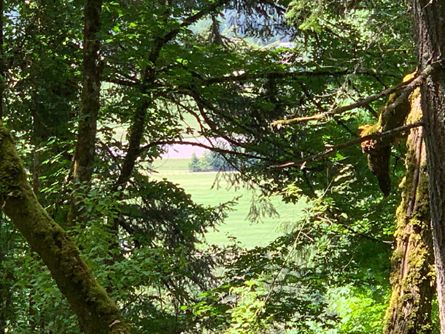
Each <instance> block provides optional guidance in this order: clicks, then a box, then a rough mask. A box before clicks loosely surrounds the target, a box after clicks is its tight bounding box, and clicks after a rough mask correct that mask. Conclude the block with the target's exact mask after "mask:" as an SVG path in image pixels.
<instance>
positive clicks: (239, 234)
mask: <svg viewBox="0 0 445 334" xmlns="http://www.w3.org/2000/svg"><path fill="white" fill-rule="evenodd" d="M189 162H190V160H189V159H167V160H160V161H157V162H155V164H154V166H153V168H154V169H155V170H157V171H158V172H159V173H157V174H154V177H155V178H159V179H161V178H166V179H168V180H169V181H171V182H174V183H177V184H179V185H180V186H181V187H182V188H184V189H185V190H186V191H187V192H188V193H189V194H191V196H192V198H193V200H194V201H195V202H197V203H200V204H205V205H217V204H219V203H224V202H228V201H231V200H233V199H234V198H236V197H240V198H239V200H238V204H237V205H236V206H235V207H234V210H233V211H231V212H230V213H229V215H228V218H227V219H226V222H225V223H224V224H223V225H221V226H219V227H218V231H212V232H209V233H208V234H207V241H208V242H210V243H213V244H218V245H223V244H227V243H229V242H230V240H231V237H235V238H236V239H237V240H238V241H239V242H240V243H241V245H242V246H245V247H249V248H251V247H255V246H264V245H267V244H268V243H269V242H271V241H272V240H274V239H275V238H276V237H278V236H279V235H280V234H282V233H283V232H284V230H285V228H286V226H289V224H292V223H293V222H295V221H296V219H298V217H299V216H300V215H301V212H302V210H303V208H304V204H303V203H301V204H298V205H291V204H285V203H283V202H282V201H280V200H279V199H278V198H272V199H271V203H272V205H273V206H274V208H275V209H276V211H277V212H278V213H279V217H276V216H274V217H264V218H263V219H262V221H261V222H257V223H252V222H249V220H248V218H247V216H248V214H249V210H250V208H251V205H252V200H253V201H256V202H258V200H257V198H255V197H254V193H255V192H254V191H252V190H248V189H239V190H235V189H233V187H229V184H228V182H227V181H226V180H225V179H224V178H223V177H222V176H221V175H219V176H218V173H215V172H205V173H191V172H189V171H188V164H189ZM217 176H218V180H219V182H217V183H218V185H217V186H216V185H215V179H216V178H217Z"/></svg>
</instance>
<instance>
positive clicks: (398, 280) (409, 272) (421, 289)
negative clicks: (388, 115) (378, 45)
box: [384, 91, 435, 334]
mask: <svg viewBox="0 0 445 334" xmlns="http://www.w3.org/2000/svg"><path fill="white" fill-rule="evenodd" d="M411 100H412V103H411V113H410V115H409V117H408V118H409V120H410V122H411V120H412V121H417V120H418V119H420V117H421V108H420V95H419V93H418V91H416V92H415V93H413V95H412V97H411ZM422 132H423V129H422V128H421V127H419V128H414V129H412V130H411V132H410V134H409V136H408V139H407V154H406V160H405V163H406V175H405V178H404V180H403V181H402V184H401V187H402V202H401V204H400V206H399V208H398V209H397V230H396V248H395V250H394V253H393V257H392V262H393V263H392V265H393V272H392V275H391V285H392V294H391V299H390V304H389V307H388V309H387V313H386V318H385V329H384V333H385V334H427V333H431V329H432V328H431V301H432V298H433V296H434V290H435V289H434V284H433V276H434V275H433V271H434V267H433V266H434V258H433V253H432V237H431V228H430V214H429V205H428V175H427V171H426V153H425V144H424V141H423V133H422Z"/></svg>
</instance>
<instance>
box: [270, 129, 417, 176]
mask: <svg viewBox="0 0 445 334" xmlns="http://www.w3.org/2000/svg"><path fill="white" fill-rule="evenodd" d="M419 126H423V122H416V123H412V124H407V125H403V126H399V127H397V128H394V129H391V130H388V131H384V132H376V133H372V134H370V135H367V136H363V137H360V138H357V139H353V140H350V141H347V142H345V143H342V144H339V145H336V146H332V147H329V148H328V149H326V150H325V151H323V152H320V153H317V154H313V155H311V156H308V157H307V158H304V159H301V160H299V161H290V162H286V163H284V164H281V165H273V166H270V167H269V168H288V167H301V168H303V167H304V166H305V165H306V163H308V162H313V161H318V160H321V159H323V158H324V157H326V156H329V155H331V154H333V153H335V152H337V151H338V150H340V149H343V148H346V147H349V146H353V145H356V144H360V143H362V142H365V141H367V140H370V139H380V138H385V137H390V136H394V135H396V134H398V133H400V132H403V131H406V130H410V129H412V128H416V127H419Z"/></svg>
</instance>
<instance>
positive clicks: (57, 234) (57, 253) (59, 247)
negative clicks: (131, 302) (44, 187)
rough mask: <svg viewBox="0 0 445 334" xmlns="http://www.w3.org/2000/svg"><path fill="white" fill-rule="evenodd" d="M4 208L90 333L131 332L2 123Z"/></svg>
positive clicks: (0, 202)
mask: <svg viewBox="0 0 445 334" xmlns="http://www.w3.org/2000/svg"><path fill="white" fill-rule="evenodd" d="M0 206H1V208H2V210H3V211H4V212H5V213H6V215H7V216H8V217H9V218H10V219H11V221H12V222H13V223H14V225H15V226H16V228H17V229H18V230H19V231H20V232H21V234H22V235H23V236H24V237H25V239H26V240H27V242H28V243H29V244H30V246H31V248H32V249H33V250H34V251H36V252H37V253H38V254H39V255H40V257H41V258H42V260H43V262H44V263H45V264H46V265H47V267H48V269H49V270H50V272H51V275H52V277H53V278H54V280H55V281H56V283H57V285H58V287H59V289H60V290H61V292H62V293H63V294H64V295H65V297H66V298H67V300H68V302H69V304H70V305H71V308H72V309H73V311H74V312H75V313H76V315H77V316H78V319H79V322H80V326H81V329H82V330H83V331H84V332H85V333H87V334H93V333H94V334H109V333H113V334H117V333H119V334H123V333H124V334H125V333H129V330H128V328H127V326H126V324H125V323H124V322H123V321H122V319H121V317H120V314H119V311H118V309H117V306H116V305H115V304H114V302H113V301H112V300H111V299H110V298H109V297H108V295H107V293H106V292H105V290H104V289H103V288H102V287H101V286H100V285H99V284H98V283H97V282H96V280H95V279H94V276H93V274H92V273H91V270H90V269H89V268H88V266H87V265H86V264H85V262H84V261H83V260H82V259H81V257H80V253H79V250H78V249H77V248H76V246H75V245H74V243H73V242H72V241H71V240H70V239H69V237H68V235H67V234H66V232H65V231H64V230H63V229H62V228H61V227H60V226H59V225H57V224H56V223H55V222H54V221H53V220H52V219H51V217H50V216H49V215H48V214H47V213H46V211H45V210H44V209H43V208H42V206H41V205H40V203H39V202H38V201H37V198H36V196H35V194H34V193H33V191H32V189H31V186H30V184H29V183H28V181H27V176H26V172H25V170H24V168H23V166H22V163H21V161H20V159H19V157H18V155H17V152H16V150H15V147H14V143H13V141H12V138H11V136H10V134H9V133H8V131H7V130H6V129H5V128H4V127H3V126H1V125H0Z"/></svg>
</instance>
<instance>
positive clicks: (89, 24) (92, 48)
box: [73, 0, 102, 182]
mask: <svg viewBox="0 0 445 334" xmlns="http://www.w3.org/2000/svg"><path fill="white" fill-rule="evenodd" d="M101 9H102V0H87V1H86V3H85V7H84V31H83V88H82V95H81V109H80V117H79V129H78V134H77V144H76V150H75V153H74V160H73V178H74V179H75V180H78V181H80V182H89V181H90V179H91V175H92V173H93V166H94V156H95V154H94V150H95V143H96V132H97V116H98V113H99V108H100V101H99V97H100V64H99V63H100V62H99V50H100V39H99V32H100V14H101Z"/></svg>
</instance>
